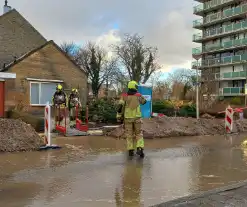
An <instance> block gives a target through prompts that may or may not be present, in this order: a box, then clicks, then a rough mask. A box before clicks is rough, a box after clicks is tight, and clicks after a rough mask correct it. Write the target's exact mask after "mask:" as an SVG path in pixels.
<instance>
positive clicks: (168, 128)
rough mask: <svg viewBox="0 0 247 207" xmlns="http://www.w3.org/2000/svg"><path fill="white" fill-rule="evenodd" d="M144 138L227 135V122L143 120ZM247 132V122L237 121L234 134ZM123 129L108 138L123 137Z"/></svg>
mask: <svg viewBox="0 0 247 207" xmlns="http://www.w3.org/2000/svg"><path fill="white" fill-rule="evenodd" d="M142 128H143V135H144V138H147V139H152V138H165V137H179V136H201V135H222V134H225V122H224V120H222V119H204V118H201V119H200V120H197V119H194V118H182V117H157V118H152V119H144V120H143V126H142ZM245 131H247V120H243V121H240V120H237V121H235V122H234V125H233V132H245ZM123 132H124V130H123V128H122V126H120V127H119V128H116V129H114V130H112V131H111V132H108V133H107V135H108V136H112V137H118V138H120V137H122V135H123Z"/></svg>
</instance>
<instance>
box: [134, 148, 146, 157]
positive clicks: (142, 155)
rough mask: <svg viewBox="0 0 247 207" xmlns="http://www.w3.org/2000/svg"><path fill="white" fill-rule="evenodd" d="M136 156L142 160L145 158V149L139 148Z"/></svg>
mask: <svg viewBox="0 0 247 207" xmlns="http://www.w3.org/2000/svg"><path fill="white" fill-rule="evenodd" d="M136 154H137V155H139V156H140V158H144V157H145V154H144V150H143V148H141V147H138V148H137V152H136Z"/></svg>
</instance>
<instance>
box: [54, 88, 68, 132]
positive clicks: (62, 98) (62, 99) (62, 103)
mask: <svg viewBox="0 0 247 207" xmlns="http://www.w3.org/2000/svg"><path fill="white" fill-rule="evenodd" d="M67 101H68V100H67V95H66V93H65V92H64V90H63V86H62V85H61V84H58V85H57V87H56V92H55V93H54V95H53V96H52V105H53V106H54V108H55V128H56V125H57V122H60V121H63V118H64V116H65V114H64V113H65V110H64V108H66V107H67ZM61 109H62V110H61Z"/></svg>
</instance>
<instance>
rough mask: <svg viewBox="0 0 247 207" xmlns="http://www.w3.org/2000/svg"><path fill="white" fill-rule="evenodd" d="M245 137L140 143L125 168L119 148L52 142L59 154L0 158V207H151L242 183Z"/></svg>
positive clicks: (98, 142)
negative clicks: (140, 150) (139, 153)
mask: <svg viewBox="0 0 247 207" xmlns="http://www.w3.org/2000/svg"><path fill="white" fill-rule="evenodd" d="M245 137H247V135H240V136H237V135H236V136H232V137H230V136H229V137H223V136H222V137H220V136H218V137H193V138H189V137H188V138H181V137H180V138H169V139H168V138H166V139H160V140H146V157H145V159H144V160H143V161H142V160H140V159H133V160H128V159H127V158H126V156H125V153H124V140H115V139H112V138H104V137H75V138H59V139H57V140H56V143H57V144H59V145H60V146H63V148H62V149H61V150H51V151H46V152H26V153H14V154H1V155H0V206H4V207H43V206H49V207H67V206H70V207H77V206H78V207H79V206H80V207H81V206H88V207H91V206H92V207H94V206H102V207H104V206H107V207H108V206H109V207H110V206H126V207H131V206H133V207H137V206H151V205H155V204H159V203H162V202H165V201H169V200H172V199H176V198H178V197H182V196H186V195H191V194H194V193H198V192H201V191H206V190H210V189H213V188H216V187H221V186H224V185H228V184H231V183H235V182H237V181H241V180H245V179H247V150H246V151H245V150H244V149H242V148H241V147H240V143H241V142H242V140H243V139H244V138H245Z"/></svg>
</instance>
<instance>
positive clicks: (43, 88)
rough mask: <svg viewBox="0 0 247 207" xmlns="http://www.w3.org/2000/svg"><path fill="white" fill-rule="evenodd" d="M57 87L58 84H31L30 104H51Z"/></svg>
mask: <svg viewBox="0 0 247 207" xmlns="http://www.w3.org/2000/svg"><path fill="white" fill-rule="evenodd" d="M56 86H57V83H49V82H30V104H31V105H41V106H42V105H45V104H46V103H47V102H49V103H51V101H52V96H53V94H54V92H55V91H56Z"/></svg>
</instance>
